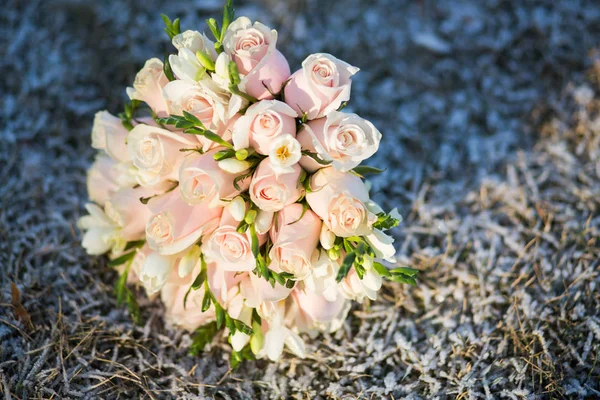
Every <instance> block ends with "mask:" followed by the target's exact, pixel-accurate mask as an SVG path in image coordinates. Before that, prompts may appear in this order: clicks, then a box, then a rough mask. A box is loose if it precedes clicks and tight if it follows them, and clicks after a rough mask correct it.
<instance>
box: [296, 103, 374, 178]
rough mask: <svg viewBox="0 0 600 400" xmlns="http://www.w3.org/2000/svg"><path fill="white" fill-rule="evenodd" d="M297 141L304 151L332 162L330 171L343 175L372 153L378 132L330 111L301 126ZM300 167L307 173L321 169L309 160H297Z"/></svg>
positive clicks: (366, 123) (353, 116) (351, 117)
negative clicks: (336, 171)
mask: <svg viewBox="0 0 600 400" xmlns="http://www.w3.org/2000/svg"><path fill="white" fill-rule="evenodd" d="M297 139H298V141H299V142H300V144H301V145H302V147H303V148H304V149H306V150H309V151H311V152H316V153H317V154H318V155H319V156H320V157H321V158H322V159H324V160H326V161H332V166H333V167H334V168H336V169H339V170H340V171H344V172H345V171H350V170H351V169H352V168H354V167H356V166H357V165H359V164H360V163H361V162H362V161H363V160H366V159H367V158H369V157H371V156H372V155H373V154H375V152H376V151H377V149H378V148H379V142H380V140H381V133H380V132H379V131H378V130H377V128H375V126H373V124H372V123H370V122H369V121H367V120H364V119H362V118H360V117H359V116H358V115H356V114H347V113H341V112H337V111H332V112H331V113H329V114H328V115H327V117H325V118H319V119H316V120H313V121H310V122H308V124H306V125H304V129H302V130H301V131H300V132H299V133H298V136H297ZM300 164H301V165H302V167H303V168H304V169H306V170H307V171H309V172H314V171H316V170H317V169H319V168H322V167H323V166H322V165H320V164H318V163H317V162H316V161H315V160H313V159H312V158H310V157H304V158H303V159H301V160H300Z"/></svg>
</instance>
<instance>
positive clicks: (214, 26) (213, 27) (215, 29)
mask: <svg viewBox="0 0 600 400" xmlns="http://www.w3.org/2000/svg"><path fill="white" fill-rule="evenodd" d="M206 25H208V29H210V31H211V32H212V34H213V36H214V38H215V40H216V41H217V42H220V41H221V33H220V32H219V23H218V22H217V21H216V20H215V19H214V18H209V19H207V20H206Z"/></svg>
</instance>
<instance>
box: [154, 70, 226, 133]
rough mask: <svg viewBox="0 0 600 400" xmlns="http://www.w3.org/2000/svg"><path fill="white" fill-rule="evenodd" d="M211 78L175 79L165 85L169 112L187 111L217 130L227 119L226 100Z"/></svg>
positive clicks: (207, 126)
mask: <svg viewBox="0 0 600 400" xmlns="http://www.w3.org/2000/svg"><path fill="white" fill-rule="evenodd" d="M218 91H219V88H218V87H217V86H216V85H215V83H214V82H213V81H211V80H210V79H205V80H202V81H200V82H197V83H196V82H188V81H180V80H175V81H172V82H169V83H168V84H167V85H166V86H165V90H164V95H165V98H166V100H167V105H168V108H169V114H172V115H183V112H184V111H186V112H188V113H190V114H192V115H193V116H195V117H196V118H198V119H199V120H200V121H201V122H202V123H203V124H204V126H205V127H206V128H207V129H211V130H216V129H217V128H218V127H219V126H221V125H222V123H223V120H224V119H225V108H226V103H225V100H226V99H223V98H222V97H220V96H219V94H218Z"/></svg>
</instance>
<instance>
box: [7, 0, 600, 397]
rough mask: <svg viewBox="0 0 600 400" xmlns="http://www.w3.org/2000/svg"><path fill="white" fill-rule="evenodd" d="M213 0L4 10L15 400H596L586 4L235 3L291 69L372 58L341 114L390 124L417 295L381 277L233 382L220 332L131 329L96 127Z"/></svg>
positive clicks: (597, 171)
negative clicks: (92, 185)
mask: <svg viewBox="0 0 600 400" xmlns="http://www.w3.org/2000/svg"><path fill="white" fill-rule="evenodd" d="M142 3H143V4H142ZM220 3H221V2H220V1H205V0H202V1H200V0H198V1H185V2H166V1H162V0H148V1H145V2H134V1H113V0H108V1H103V2H89V1H84V0H69V1H59V2H45V1H40V0H31V1H28V2H22V1H16V0H9V3H8V4H7V5H6V7H3V12H2V13H1V15H0V48H2V49H3V53H2V54H3V57H2V58H1V59H0V73H1V74H2V76H3V77H5V79H3V80H1V81H0V93H2V100H1V101H0V177H1V178H2V181H1V182H2V184H1V185H0V288H1V289H0V290H1V291H0V294H1V296H2V298H1V299H0V393H1V394H2V395H3V397H4V398H11V396H12V397H13V398H51V397H54V398H143V397H148V398H156V399H158V398H205V397H212V396H214V397H216V398H223V399H238V398H290V397H291V398H294V397H295V398H301V399H305V398H343V399H354V398H365V399H367V398H382V397H384V398H413V399H417V398H419V399H421V398H423V399H425V398H440V399H444V398H460V399H466V398H482V399H495V398H509V399H524V398H548V397H549V398H552V397H554V398H561V397H565V398H595V397H599V396H600V392H599V391H600V382H599V380H600V363H598V362H597V359H598V357H600V297H599V296H600V295H599V292H600V291H599V286H600V272H599V266H598V263H599V261H598V260H599V257H598V252H599V250H598V248H599V247H598V243H597V240H598V234H599V228H600V217H599V216H598V214H599V213H598V211H599V210H598V207H599V202H598V199H600V146H599V144H600V117H599V115H600V95H599V83H600V59H599V58H597V56H596V54H594V53H593V52H592V53H589V51H590V49H592V48H593V46H596V45H597V38H598V34H599V28H598V27H600V7H598V5H594V4H590V3H585V4H584V2H580V1H578V0H569V1H563V2H552V4H547V3H546V4H541V3H540V4H537V3H536V2H519V1H513V2H500V1H494V0H489V1H486V2H481V1H474V0H473V1H461V2H458V1H456V2H454V1H447V2H438V3H437V4H435V5H434V4H433V3H432V2H428V3H427V6H423V4H424V3H422V2H411V1H406V2H398V1H396V0H380V1H376V2H373V1H368V2H367V1H358V0H340V1H337V2H320V1H319V2H315V1H297V0H295V1H289V2H280V1H275V0H262V1H257V2H250V1H245V2H242V1H240V2H239V3H240V7H239V8H241V10H240V14H247V15H249V16H251V17H260V19H261V20H262V21H264V22H265V23H267V24H269V25H271V26H273V27H274V28H275V27H276V28H278V29H279V31H280V41H281V48H282V49H284V50H285V52H286V55H287V56H288V57H289V58H290V60H293V62H294V63H296V64H295V65H299V63H300V62H301V61H302V60H301V57H302V55H303V54H309V53H313V52H317V51H328V52H331V53H334V54H335V55H336V56H339V57H340V58H342V59H345V60H347V61H349V62H350V63H352V64H354V65H358V66H360V67H362V69H363V70H362V72H361V73H360V74H359V75H358V76H357V79H356V80H355V82H354V84H353V99H352V102H351V103H350V108H349V110H350V111H352V110H356V111H359V112H360V113H361V114H363V115H365V117H367V118H370V119H371V120H372V121H373V122H374V123H375V124H376V125H377V126H378V127H381V130H382V132H383V133H384V142H383V144H382V149H381V151H380V152H379V153H378V154H377V156H376V159H375V160H373V162H372V164H373V165H378V166H384V165H385V166H387V168H388V171H387V172H386V173H384V174H383V175H381V176H380V177H378V178H377V179H375V180H374V182H373V187H374V195H375V197H376V200H377V201H378V202H381V203H385V206H386V207H389V208H391V207H393V206H400V208H401V211H402V213H403V214H404V216H405V220H406V222H405V223H404V225H403V228H402V229H400V230H399V233H398V242H397V244H398V250H399V252H400V257H399V258H400V261H401V262H402V263H404V264H410V265H412V266H415V267H417V268H420V269H422V270H423V274H422V276H421V280H420V283H419V286H418V287H417V288H412V287H401V286H397V285H387V286H386V287H385V288H384V290H383V292H382V294H381V296H380V298H379V299H378V301H377V302H372V303H370V304H365V305H364V306H363V307H360V308H355V309H354V310H353V313H352V314H351V317H350V318H349V319H348V321H347V322H346V324H345V325H344V327H343V328H342V329H341V330H340V331H339V332H337V333H335V334H332V335H325V336H323V337H320V338H318V339H317V340H313V341H310V343H311V345H310V346H309V349H308V354H309V355H308V357H307V358H306V359H305V360H299V359H295V358H293V357H291V356H289V355H288V357H286V358H285V359H284V360H283V361H282V362H281V363H280V364H269V363H265V362H256V363H247V364H245V365H243V366H241V367H240V368H239V369H238V370H236V371H234V372H232V373H231V372H229V369H228V364H227V357H228V354H227V346H224V345H222V341H216V342H215V343H213V344H212V345H210V346H209V348H208V349H207V352H206V354H205V355H204V356H202V357H195V358H192V357H189V356H188V355H187V347H188V346H189V344H190V337H189V335H186V334H183V333H182V332H180V331H172V330H168V329H166V328H165V327H164V326H163V323H162V322H161V321H162V319H161V312H162V310H161V308H160V306H158V305H155V304H152V303H149V302H147V301H145V300H144V299H143V296H139V299H140V301H141V306H142V313H143V321H144V325H143V326H135V325H133V324H132V323H131V321H130V319H129V317H128V316H127V314H126V312H125V310H122V309H120V308H117V307H116V306H115V301H114V296H113V295H112V293H111V290H112V283H113V282H114V279H115V274H114V272H112V271H110V269H109V268H108V267H107V266H106V264H105V262H104V261H103V260H102V259H93V258H90V257H87V256H86V255H85V253H84V251H83V250H82V249H81V248H80V246H79V240H80V237H79V233H78V232H77V231H76V229H75V227H74V223H75V221H76V220H77V218H78V217H79V215H80V213H81V212H82V211H83V204H84V200H85V170H86V168H87V167H88V166H89V164H90V162H91V158H92V156H93V154H92V151H91V149H90V147H89V134H90V129H91V124H92V119H93V114H94V112H95V111H96V110H97V109H99V108H107V109H109V110H110V111H112V112H117V111H118V110H119V109H120V108H121V107H122V102H123V100H124V91H123V88H124V87H125V86H126V85H127V84H129V83H130V81H131V79H132V78H133V76H134V74H135V71H136V69H138V68H139V67H140V66H141V65H142V63H143V61H144V60H145V59H147V58H149V57H151V56H157V55H159V56H160V55H161V54H163V52H164V51H163V50H164V47H163V46H164V45H165V44H166V39H165V38H166V37H164V36H161V33H160V32H161V26H160V24H161V21H160V18H159V17H158V15H157V13H156V12H155V11H156V10H160V11H163V12H166V13H167V14H169V15H177V16H183V14H184V12H185V13H186V16H185V17H184V18H183V19H182V26H183V27H192V26H193V24H200V23H201V21H203V19H204V18H205V17H206V16H207V15H209V14H210V15H214V14H215V13H216V12H217V11H218V9H219V8H220V5H221V4H220ZM584 6H585V7H584ZM340 32H342V33H343V34H340ZM390 49H393V54H392V53H390ZM584 71H587V75H586V76H584V74H583V73H584ZM573 82H574V83H573ZM11 282H15V283H16V284H17V287H18V289H19V290H20V292H21V302H22V305H23V307H24V308H25V310H27V312H28V313H29V314H30V316H31V320H32V322H33V324H34V326H35V328H34V329H28V328H27V326H26V324H25V323H23V322H22V321H19V320H17V318H15V314H14V313H13V307H12V306H11V305H10V304H11Z"/></svg>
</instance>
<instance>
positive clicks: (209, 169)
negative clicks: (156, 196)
mask: <svg viewBox="0 0 600 400" xmlns="http://www.w3.org/2000/svg"><path fill="white" fill-rule="evenodd" d="M219 150H220V149H214V150H210V151H208V152H206V153H204V154H199V153H196V152H193V153H192V154H189V155H187V156H186V157H185V159H184V161H183V163H182V164H181V167H180V168H179V190H180V192H181V197H182V198H183V200H184V201H185V202H186V203H188V204H201V203H205V204H208V205H209V207H216V206H218V205H222V203H223V202H222V201H221V200H231V199H233V198H234V197H235V196H237V195H238V194H240V191H239V190H237V189H236V188H235V187H234V186H233V181H234V179H235V178H236V175H232V174H228V173H227V172H225V171H223V170H222V169H221V168H219V164H218V163H217V161H215V159H214V158H213V156H214V155H215V153H216V152H217V151H219ZM238 185H239V186H240V188H241V189H242V191H244V190H246V189H247V188H248V186H249V185H250V179H245V180H243V181H241V182H239V183H238Z"/></svg>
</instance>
